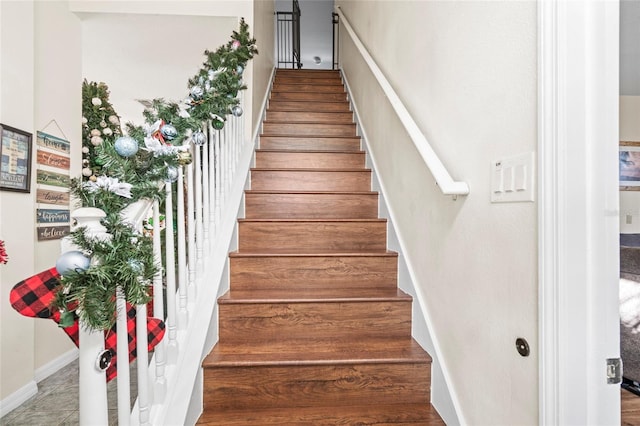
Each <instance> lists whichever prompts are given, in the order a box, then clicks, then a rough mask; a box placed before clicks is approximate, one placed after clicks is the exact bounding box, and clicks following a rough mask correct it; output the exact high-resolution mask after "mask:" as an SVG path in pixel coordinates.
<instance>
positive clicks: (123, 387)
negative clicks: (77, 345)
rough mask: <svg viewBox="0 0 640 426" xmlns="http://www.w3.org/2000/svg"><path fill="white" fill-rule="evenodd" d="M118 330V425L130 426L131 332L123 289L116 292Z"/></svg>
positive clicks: (119, 288)
mask: <svg viewBox="0 0 640 426" xmlns="http://www.w3.org/2000/svg"><path fill="white" fill-rule="evenodd" d="M116 309H117V322H116V330H117V332H118V336H117V339H116V340H117V346H116V352H117V354H118V361H119V362H118V365H117V372H118V389H117V392H118V425H119V426H120V425H122V426H128V425H129V419H130V417H131V387H130V386H129V381H130V378H129V330H128V329H127V302H126V301H125V298H124V291H123V290H122V287H118V289H117V291H116Z"/></svg>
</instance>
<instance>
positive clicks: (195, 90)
mask: <svg viewBox="0 0 640 426" xmlns="http://www.w3.org/2000/svg"><path fill="white" fill-rule="evenodd" d="M190 93H191V97H192V98H193V99H194V100H196V101H197V100H200V99H202V97H203V96H204V90H203V89H202V87H200V86H193V87H192V88H191V92H190Z"/></svg>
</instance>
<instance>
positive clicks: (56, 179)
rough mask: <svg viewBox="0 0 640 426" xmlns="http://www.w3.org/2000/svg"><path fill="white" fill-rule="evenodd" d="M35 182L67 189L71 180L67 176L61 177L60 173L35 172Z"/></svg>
mask: <svg viewBox="0 0 640 426" xmlns="http://www.w3.org/2000/svg"><path fill="white" fill-rule="evenodd" d="M36 181H37V182H38V183H39V184H42V185H51V186H59V187H61V188H68V187H69V183H71V179H70V178H69V175H63V174H61V173H55V172H49V171H46V170H40V169H38V171H37V179H36Z"/></svg>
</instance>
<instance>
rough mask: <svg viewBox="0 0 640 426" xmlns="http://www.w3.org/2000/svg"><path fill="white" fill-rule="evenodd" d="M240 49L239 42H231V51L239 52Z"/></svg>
mask: <svg viewBox="0 0 640 426" xmlns="http://www.w3.org/2000/svg"><path fill="white" fill-rule="evenodd" d="M239 47H240V42H239V41H238V40H233V42H231V50H238V48H239Z"/></svg>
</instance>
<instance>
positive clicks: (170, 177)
mask: <svg viewBox="0 0 640 426" xmlns="http://www.w3.org/2000/svg"><path fill="white" fill-rule="evenodd" d="M177 180H178V168H177V167H174V166H169V167H167V176H166V177H165V179H164V181H165V182H167V183H173V182H175V181H177Z"/></svg>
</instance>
